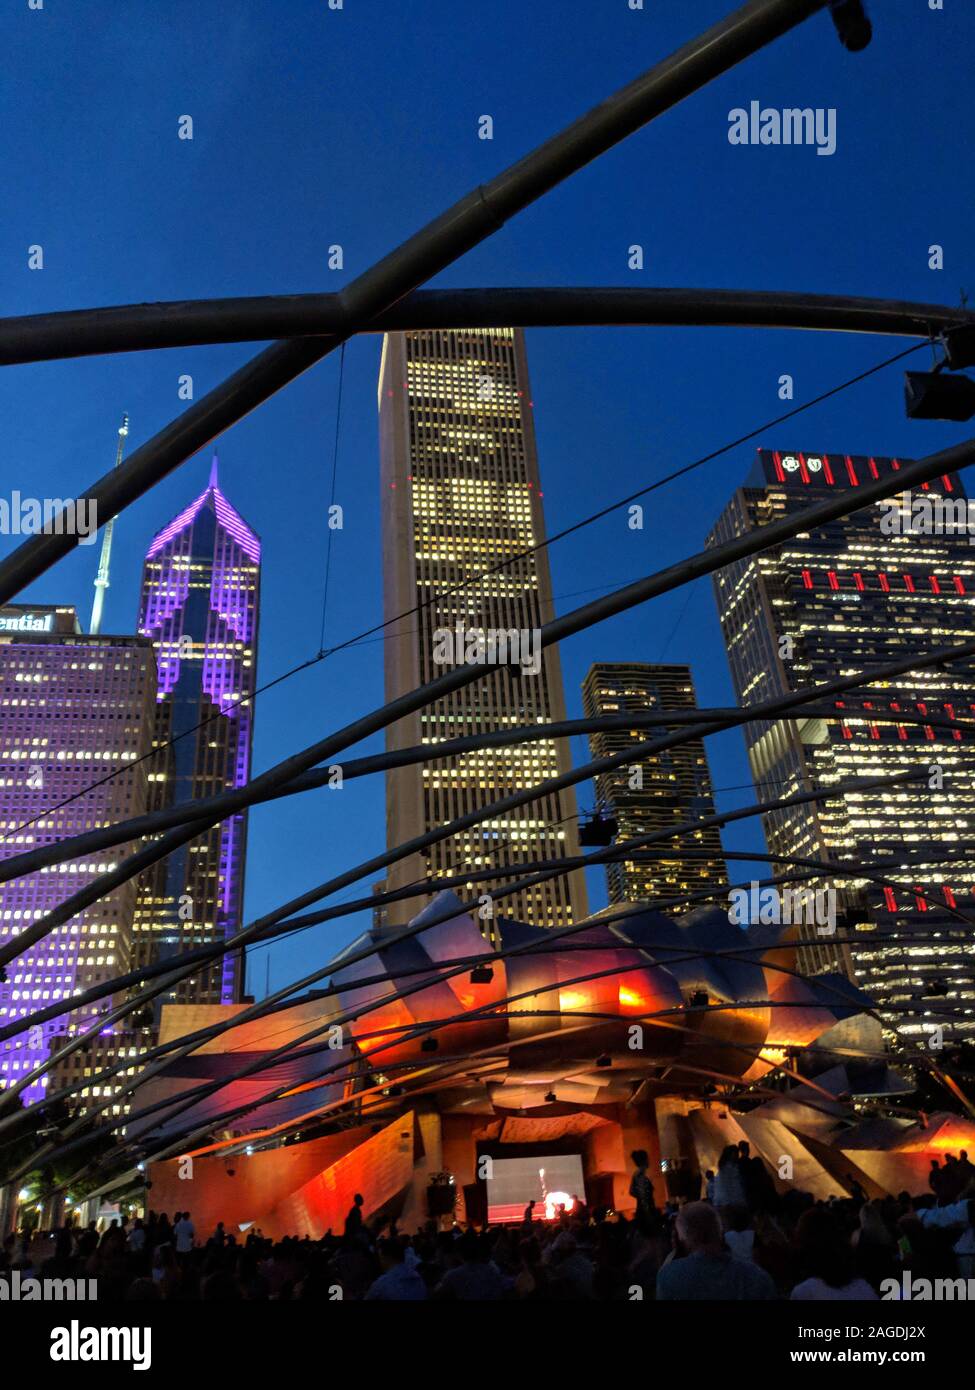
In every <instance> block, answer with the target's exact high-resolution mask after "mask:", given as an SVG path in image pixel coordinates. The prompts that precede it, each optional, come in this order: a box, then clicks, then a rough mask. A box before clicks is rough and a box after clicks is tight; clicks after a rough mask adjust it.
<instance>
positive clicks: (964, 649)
mask: <svg viewBox="0 0 975 1390" xmlns="http://www.w3.org/2000/svg"><path fill="white" fill-rule="evenodd" d="M973 460H975V440H968V441H966V442H965V443H963V444H957V445H954V446H953V447H952V448H950V449H944V450H941V451H940V452H939V453H936V454H931V455H929V456H927V457H926V458H923V459H918V460H916V461H915V462H914V463H912V464H909V465H907V466H906V467H905V468H902V469H901V470H900V471H899V472H898V473H896V474H895V475H892V476H891V477H888V478H878V479H877V480H875V481H873V482H870V483H868V484H866V485H864V486H862V487H861V488H860V489H859V491H858V493H857V495H855V496H850V495H848V494H839V495H837V496H836V497H830V498H827V499H826V500H824V501H823V502H819V503H816V504H814V505H813V506H811V507H804V508H803V509H802V510H801V511H799V512H795V513H793V514H792V515H791V516H783V517H781V518H779V520H777V521H773V522H770V523H769V524H768V525H767V526H763V527H761V528H759V529H757V530H755V531H750V532H746V533H744V534H743V535H741V536H737V537H735V538H734V539H732V540H730V541H726V542H725V543H724V544H723V545H718V546H714V547H712V548H710V549H707V550H704V551H700V552H699V553H698V554H696V555H693V556H691V557H690V558H689V559H686V560H682V561H678V563H677V564H675V565H671V566H669V567H668V568H667V569H664V570H658V571H657V573H656V574H652V575H649V576H648V577H647V578H646V579H640V580H636V581H635V582H634V583H632V584H629V585H626V586H624V587H623V588H622V589H617V590H615V591H614V592H613V593H611V594H606V595H604V596H603V597H602V598H599V599H595V600H593V601H592V602H591V603H588V604H584V605H583V606H582V607H581V608H577V609H575V610H574V611H573V612H571V613H567V614H565V615H564V616H563V617H561V618H554V619H553V620H552V621H551V622H550V623H547V624H546V625H545V626H544V627H543V628H542V629H541V631H540V645H541V646H542V647H543V648H544V647H548V646H551V645H553V644H554V643H557V642H560V641H562V640H563V639H564V638H566V637H571V636H574V635H575V634H576V633H578V632H582V631H585V629H586V628H588V627H591V626H593V625H594V624H595V623H598V622H602V621H604V620H605V619H607V618H610V617H615V616H616V615H617V614H618V613H622V612H625V611H627V609H629V608H633V607H636V606H637V605H638V604H641V603H644V602H646V601H647V600H648V599H651V598H656V597H658V596H659V595H660V594H662V593H667V592H670V591H671V590H673V589H675V588H679V587H680V586H681V585H683V584H687V583H690V582H691V581H692V580H694V579H698V578H700V577H701V576H702V575H705V574H712V573H714V572H715V571H716V570H719V569H723V568H724V567H725V566H727V565H728V564H730V563H732V562H733V561H735V560H739V559H743V558H745V557H746V556H749V555H753V554H755V553H757V552H760V551H763V550H768V549H771V548H772V547H773V546H775V545H777V544H779V543H780V542H782V541H785V540H789V539H792V538H793V537H794V536H796V535H798V534H800V533H801V532H804V531H811V530H815V529H816V528H817V527H820V526H823V525H825V524H826V523H827V522H829V521H833V520H835V519H836V518H838V517H841V516H847V515H849V514H850V513H852V512H856V511H860V510H862V509H863V508H864V507H867V506H870V505H871V504H872V503H874V502H878V501H882V500H883V499H885V498H887V497H891V496H895V495H898V494H899V493H901V492H903V491H905V490H906V489H908V488H912V487H914V486H915V484H921V483H923V482H928V481H930V480H932V479H934V478H937V477H939V476H940V475H941V474H943V473H952V472H956V471H959V470H960V469H962V468H965V467H967V466H968V465H969V464H970V463H971V462H972V461H973ZM116 471H118V470H116ZM973 654H975V642H972V643H966V644H962V645H961V646H958V647H954V648H948V649H942V651H941V654H940V655H938V656H937V660H945V659H948V660H959V659H962V658H963V657H965V656H969V655H973ZM927 664H937V661H936V660H935V659H934V658H932V656H930V655H929V657H928V658H918V659H910V660H908V661H907V662H906V663H903V662H902V663H897V664H895V665H899V668H900V669H901V670H904V671H909V670H915V669H920V668H922V667H923V666H924V665H927ZM499 665H500V664H499V663H495V665H493V666H492V665H489V664H483V665H482V664H468V665H464V666H460V667H457V668H455V669H454V670H453V671H450V672H448V673H446V674H444V675H443V676H439V677H437V678H436V679H435V680H433V681H430V682H428V683H427V684H426V685H425V686H421V687H420V688H419V689H417V690H414V691H410V692H408V693H407V694H405V695H401V696H400V697H399V698H398V699H396V700H394V701H392V702H391V703H390V704H388V705H385V706H383V707H382V708H381V709H378V710H374V711H373V712H372V713H371V714H369V715H365V716H363V717H362V718H361V719H358V720H355V721H354V722H353V723H352V724H348V725H346V726H345V728H344V729H341V730H339V731H338V732H337V733H335V734H332V735H330V736H328V737H326V738H324V739H322V740H320V741H319V742H318V743H314V744H312V745H310V746H309V747H308V748H306V749H304V750H303V751H302V752H301V753H295V754H292V755H291V757H290V758H286V759H284V761H283V762H280V763H278V764H277V765H276V766H275V767H273V768H270V769H269V770H268V771H267V772H264V773H262V774H261V775H260V776H259V777H257V778H255V779H254V780H253V781H252V782H249V783H248V784H247V786H245V787H241V788H239V789H237V790H235V791H231V792H225V793H223V794H222V795H221V796H219V797H217V798H214V799H213V800H212V801H211V803H210V804H211V805H215V804H217V803H219V805H220V807H221V812H220V814H219V815H216V816H214V817H213V822H212V823H213V824H216V823H217V822H218V821H220V820H223V819H225V817H226V816H228V815H231V814H233V813H234V812H236V811H240V810H243V809H244V807H246V806H250V805H253V804H254V802H255V801H256V800H258V799H259V798H260V797H261V796H263V795H264V794H265V793H266V792H270V791H273V790H275V789H277V788H279V787H282V786H285V785H286V784H287V783H288V782H290V781H292V780H293V778H294V777H295V776H297V775H298V774H299V773H301V772H305V771H307V770H308V769H309V768H311V767H313V766H314V765H315V764H316V763H320V762H324V761H325V759H326V758H330V757H332V756H333V755H334V754H335V753H338V752H341V751H342V750H343V749H344V748H346V747H348V746H349V745H350V744H353V743H358V742H359V741H360V740H361V739H363V738H366V737H368V736H369V735H370V734H373V733H376V732H377V731H378V730H379V729H383V728H386V727H388V726H389V725H390V724H393V723H395V722H396V721H397V720H398V719H400V718H402V717H403V716H404V715H407V714H411V713H413V712H414V711H415V710H417V709H422V708H423V707H424V706H425V705H427V704H429V703H431V702H432V701H434V700H436V699H439V698H440V697H441V696H443V695H447V694H450V693H451V692H452V691H455V690H460V689H463V688H464V687H465V686H467V685H471V684H473V683H474V682H475V681H477V680H480V679H482V678H483V677H484V676H485V675H486V674H487V673H488V672H489V671H490V670H493V669H497V668H499ZM877 674H878V675H879V673H877ZM860 683H862V682H861V680H860V679H859V677H858V678H857V679H855V680H854V681H853V684H854V685H856V684H860ZM839 688H844V687H843V684H842V682H840V683H839V684H838V683H837V682H825V683H823V684H822V685H820V686H817V687H813V692H814V693H813V694H812V698H813V699H817V698H818V699H821V698H823V696H825V695H829V694H834V693H837V690H838V689H839ZM845 688H849V687H845ZM806 694H807V692H804V693H803V698H806ZM800 703H802V701H801V700H800V699H798V698H797V697H796V694H795V692H791V693H790V694H789V695H785V696H781V697H779V698H778V699H775V700H772V701H769V702H767V703H766V705H765V712H766V713H780V712H782V711H784V710H787V709H790V708H793V707H795V706H797V705H799V704H800ZM756 709H757V707H756V706H753V707H751V710H749V711H747V712H746V717H747V718H755V717H756V714H755V710H756ZM724 727H728V725H727V723H724V724H721V723H712V724H704V725H700V726H698V728H697V735H696V736H698V737H700V736H703V735H706V734H708V733H712V732H719V731H720V730H721V729H722V728H724ZM677 741H678V742H679V741H680V736H677ZM660 745H661V746H665V747H668V746H673V737H672V740H671V741H668V740H661V741H660ZM647 751H655V750H653V748H652V746H651V745H647V746H645V747H643V748H642V749H641V746H640V745H636V746H634V748H632V749H630V750H627V751H626V752H624V753H621V754H618V755H617V756H616V758H615V759H602V760H601V761H600V763H590V764H589V765H588V767H589V772H585V771H583V772H581V773H580V772H579V771H576V772H574V773H567V774H565V775H564V776H563V777H561V778H556V779H553V780H552V781H550V782H548V783H543V784H540V788H532V789H529V791H528V792H526V793H522V794H521V798H522V800H521V801H519V800H518V799H516V798H508V799H507V802H499V803H496V806H497V808H499V809H503V808H504V807H505V806H506V805H518V804H522V802H523V801H525V800H534V799H537V798H538V796H540V795H543V794H544V793H545V792H547V791H553V790H558V789H560V788H561V787H563V786H571V785H574V783H575V782H578V781H582V780H584V778H585V777H586V776H588V775H591V774H592V773H593V772H596V771H606V770H608V769H609V768H610V767H613V766H618V765H620V764H621V763H623V762H625V761H627V759H628V758H630V757H633V756H641V754H642V753H643V752H647ZM479 819H484V815H483V814H481V813H475V819H474V820H473V821H471V822H470V823H471V824H476V823H477V821H478V820H479ZM455 825H456V826H458V827H459V825H460V823H459V822H455ZM196 833H199V832H196ZM188 838H192V837H191V836H188V835H187V832H186V830H185V829H179V828H177V829H175V830H171V831H168V832H167V833H166V834H164V835H162V836H161V837H160V838H159V839H158V840H157V841H155V842H154V843H153V844H152V845H151V846H149V847H148V848H147V849H145V850H142V851H140V852H139V855H137V856H135V858H136V859H138V860H139V868H140V869H141V868H144V867H146V864H147V863H148V862H155V861H156V860H159V859H164V858H165V857H166V855H167V854H169V853H171V852H172V850H173V849H175V848H178V847H179V846H180V845H182V844H184V843H185V842H186V840H187V839H188ZM441 838H443V837H442V836H441ZM421 841H426V842H427V843H432V841H429V840H426V837H420V839H419V841H414V842H412V843H413V846H414V848H419V847H420V842H421ZM401 857H402V856H401ZM387 862H391V861H389V860H388V859H384V858H383V857H382V856H380V857H379V859H377V860H373V861H371V867H373V868H381V867H383V866H384V863H387ZM130 863H131V861H127V862H123V863H122V864H121V865H119V866H118V867H117V868H116V869H114V870H112V871H111V872H110V873H107V874H105V875H102V876H100V879H99V880H96V881H95V882H93V883H92V884H90V885H89V886H88V887H87V888H84V889H82V890H81V891H80V892H78V893H76V894H75V895H74V896H73V897H72V898H69V899H68V900H67V901H66V902H64V903H62V904H61V906H60V907H59V908H57V909H56V910H55V911H54V912H52V913H48V914H47V916H46V917H43V918H40V919H38V921H37V922H35V923H34V925H33V927H32V928H31V929H30V931H31V933H36V934H37V935H36V936H35V938H34V939H40V937H41V936H43V935H44V934H45V933H46V932H47V931H49V930H50V929H51V927H52V925H60V924H61V923H62V922H64V921H66V920H69V919H70V917H71V916H74V915H75V914H76V913H78V912H79V911H81V910H82V908H84V907H87V906H89V905H90V904H91V903H92V902H95V901H97V899H98V898H100V897H103V896H104V895H105V894H106V893H108V892H111V891H112V889H114V888H116V887H118V886H120V885H121V884H122V883H125V882H126V881H127V880H128V879H129V878H131V877H133V874H134V873H135V872H138V870H133V869H131V868H130ZM346 881H348V880H347V879H344V880H340V881H339V885H338V886H344V883H345V882H346ZM319 896H320V894H319ZM309 900H314V895H313V896H312V898H311V899H309ZM24 935H27V934H26V933H25V934H24ZM22 939H23V938H22V937H18V938H16V939H15V941H14V942H13V943H11V944H9V945H8V946H6V947H4V948H3V949H2V950H0V964H2V963H4V962H6V961H8V960H10V959H11V958H12V957H13V956H16V955H17V954H19V951H20V949H21V948H20V947H18V945H17V942H19V941H21V940H22ZM241 944H242V943H241Z"/></svg>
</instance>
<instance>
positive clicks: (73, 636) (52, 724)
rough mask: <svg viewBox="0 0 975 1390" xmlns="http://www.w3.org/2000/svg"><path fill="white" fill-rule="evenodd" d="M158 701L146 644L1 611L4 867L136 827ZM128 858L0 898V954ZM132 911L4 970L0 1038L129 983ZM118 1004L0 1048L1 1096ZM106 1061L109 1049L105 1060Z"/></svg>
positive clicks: (35, 613) (38, 948)
mask: <svg viewBox="0 0 975 1390" xmlns="http://www.w3.org/2000/svg"><path fill="white" fill-rule="evenodd" d="M155 689H156V668H155V659H154V657H153V652H152V644H151V643H150V642H148V641H147V640H146V639H145V638H140V637H111V636H98V637H86V636H84V635H83V634H82V633H81V632H80V629H79V626H78V619H77V616H76V613H75V610H74V609H73V608H71V607H65V606H61V607H49V606H41V607H34V608H27V607H24V606H21V605H17V606H10V607H7V608H3V609H0V858H4V859H6V858H9V857H11V856H12V855H16V854H23V853H25V852H26V851H28V850H30V849H33V848H36V847H39V846H42V845H49V844H54V843H56V842H58V841H60V840H64V839H67V838H69V837H70V836H73V835H80V834H82V833H83V832H84V831H86V830H94V829H96V828H97V827H99V826H102V825H106V824H110V823H111V822H112V821H119V820H127V819H129V818H130V817H132V816H138V815H142V814H144V812H145V810H146V801H147V797H146V764H145V763H144V762H142V763H140V762H139V759H140V758H142V757H144V756H145V754H147V753H148V752H149V750H150V748H151V729H152V711H153V703H154V700H153V697H154V695H155ZM113 773H117V774H118V775H117V776H108V774H113ZM106 778H107V780H106ZM88 788H91V789H90V790H88ZM79 793H80V795H79ZM62 802H65V803H67V804H65V805H61V804H60V803H62ZM137 848H138V846H137V845H116V846H114V847H113V848H111V849H108V850H101V851H99V852H97V853H94V854H89V855H86V856H85V857H84V859H82V860H70V861H68V862H66V863H63V864H52V865H50V866H48V867H47V868H44V869H41V870H39V871H38V872H36V873H32V874H27V875H24V876H23V877H21V878H15V879H11V880H10V881H9V882H7V883H3V884H0V943H6V942H10V941H14V940H16V938H17V937H18V936H20V934H21V933H22V932H24V931H26V930H27V929H28V928H29V927H31V926H33V924H34V923H35V922H36V921H37V920H38V919H39V918H42V917H44V916H45V915H46V914H47V913H48V912H50V911H52V910H53V909H54V908H56V907H59V906H60V905H61V903H63V902H64V901H65V900H66V899H67V898H69V897H71V896H72V895H73V894H75V893H77V892H79V891H80V890H81V889H83V888H87V887H89V886H90V885H91V883H92V880H93V879H96V878H97V877H98V875H100V874H104V873H106V872H107V871H108V870H110V869H112V868H113V867H114V866H115V865H116V864H117V863H118V862H119V861H120V860H121V859H124V858H125V857H126V855H128V854H130V853H132V852H134V850H135V849H137ZM135 899H136V885H135V883H134V882H129V883H126V884H123V885H122V886H121V887H119V888H116V889H115V890H114V891H113V892H112V893H109V894H108V895H107V896H106V897H104V898H100V899H98V901H97V902H94V903H92V905H91V906H90V907H87V908H85V909H84V910H83V911H82V912H80V913H78V914H77V915H76V916H75V917H73V918H72V919H71V921H70V922H67V923H66V924H65V925H64V926H60V927H56V928H55V929H54V930H53V931H51V932H50V933H49V934H48V935H46V936H45V937H43V938H42V939H41V940H40V941H38V942H37V943H36V944H35V945H33V946H30V947H28V949H27V950H25V951H24V952H23V954H22V955H19V956H17V957H16V958H15V959H14V960H13V961H11V962H10V963H9V964H8V965H7V967H6V972H7V979H6V982H5V983H0V1026H6V1025H9V1024H11V1023H13V1022H15V1021H16V1020H17V1019H23V1018H26V1017H27V1016H28V1015H30V1014H33V1013H36V1012H38V1011H39V1010H41V1009H44V1008H46V1007H49V1006H50V1005H52V1004H56V1003H57V1002H58V1001H59V1000H62V999H66V998H69V997H70V996H71V995H74V994H77V993H81V992H83V991H85V990H87V989H90V988H92V987H93V986H95V985H99V984H103V983H104V982H105V981H107V980H110V979H111V978H112V977H113V976H115V975H124V974H125V973H126V971H128V970H130V969H131V967H132V921H133V912H134V908H135ZM113 1002H120V1000H115V999H114V998H113V996H107V997H106V998H102V999H99V1000H98V1001H96V1002H95V1003H92V1004H89V1005H87V1006H86V1007H85V1008H82V1009H76V1010H74V1011H73V1012H71V1013H70V1014H69V1015H67V1016H64V1015H61V1016H60V1017H58V1018H54V1019H51V1020H50V1021H48V1022H45V1023H43V1024H39V1025H36V1026H32V1027H31V1028H29V1029H28V1030H26V1031H25V1032H24V1033H21V1034H20V1035H18V1036H16V1037H13V1038H10V1039H8V1040H7V1041H5V1042H3V1043H0V1083H2V1085H3V1086H4V1087H7V1086H10V1085H13V1084H14V1083H15V1082H17V1081H19V1080H20V1079H21V1078H22V1077H23V1076H24V1075H26V1074H27V1073H28V1072H30V1071H33V1069H34V1068H35V1067H36V1066H38V1065H39V1064H40V1063H41V1062H44V1061H46V1060H47V1058H48V1056H49V1054H50V1053H51V1052H52V1051H54V1050H56V1048H53V1047H52V1039H53V1038H55V1037H57V1036H59V1035H67V1036H75V1035H77V1034H78V1033H79V1032H83V1031H85V1029H87V1028H89V1027H91V1024H92V1022H93V1020H94V1019H96V1018H97V1017H98V1016H99V1015H100V1014H102V1013H103V1012H105V1011H106V1009H107V1007H110V1006H111V1005H112V1004H113ZM99 1041H102V1040H101V1039H100V1040H99ZM113 1050H114V1049H113V1042H112V1038H111V1037H107V1038H105V1039H104V1045H103V1048H102V1051H103V1053H104V1054H105V1056H106V1058H107V1059H112V1053H113ZM49 1086H51V1087H52V1089H56V1088H57V1087H56V1083H54V1085H53V1086H52V1083H51V1077H50V1074H48V1075H45V1076H44V1077H42V1078H41V1079H39V1080H37V1081H35V1082H33V1083H32V1084H31V1085H30V1086H29V1087H28V1088H27V1089H26V1090H25V1091H24V1093H23V1095H24V1099H25V1101H26V1102H27V1103H30V1102H32V1101H35V1100H38V1099H40V1098H41V1097H42V1096H43V1095H44V1094H45V1092H46V1091H47V1090H48V1088H49Z"/></svg>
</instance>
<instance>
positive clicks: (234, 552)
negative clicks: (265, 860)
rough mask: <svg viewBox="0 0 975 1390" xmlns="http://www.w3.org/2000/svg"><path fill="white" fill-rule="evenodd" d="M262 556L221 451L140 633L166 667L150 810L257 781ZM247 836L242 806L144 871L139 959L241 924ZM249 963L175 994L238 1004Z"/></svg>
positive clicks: (155, 570) (180, 525) (150, 562)
mask: <svg viewBox="0 0 975 1390" xmlns="http://www.w3.org/2000/svg"><path fill="white" fill-rule="evenodd" d="M260 564H261V544H260V541H259V539H258V537H257V535H256V534H255V533H254V531H252V530H251V528H250V527H249V526H248V525H247V523H246V522H245V521H244V520H243V518H242V517H241V516H240V515H239V513H238V512H236V511H235V510H234V508H233V507H232V506H231V505H230V503H229V502H228V501H227V498H226V497H225V495H224V493H223V492H222V490H221V488H220V486H219V482H218V478H217V461H216V459H214V461H213V467H212V469H211V472H210V481H209V484H208V486H207V488H206V490H205V491H204V492H202V493H201V494H200V496H199V497H197V498H196V500H195V501H194V502H192V503H191V504H190V506H188V507H187V508H186V510H185V511H183V512H180V514H179V516H177V517H176V518H175V519H174V520H173V521H171V522H170V524H169V525H168V526H166V527H164V528H163V530H162V531H160V532H159V534H158V535H157V536H156V537H155V539H154V540H153V542H152V544H151V545H150V547H149V551H148V554H147V555H146V561H145V567H144V570H143V577H142V599H141V605H140V611H139V631H140V632H141V633H143V634H144V635H145V636H147V637H150V638H151V639H152V641H153V643H154V645H155V647H156V653H157V660H158V665H159V690H158V694H157V697H156V699H157V705H156V720H155V732H154V746H155V747H157V748H159V749H160V752H158V753H157V754H156V756H155V757H154V758H153V759H152V764H151V771H150V774H149V777H150V782H149V790H150V809H156V808H159V807H163V806H169V805H173V804H176V803H180V802H184V801H190V800H197V799H200V798H203V797H208V796H216V795H218V794H219V793H221V792H224V791H229V790H231V789H232V788H234V787H241V786H243V785H244V783H245V782H246V781H247V780H248V777H249V775H250V764H251V743H252V736H253V706H252V702H251V700H250V697H251V695H252V694H253V692H254V688H255V681H256V665H257V628H258V603H259V591H260ZM197 726H200V727H197ZM170 740H175V742H172V743H171V742H170ZM246 839H247V813H246V812H241V813H239V814H238V815H235V816H231V817H230V818H229V819H227V820H225V821H223V822H222V823H221V824H220V825H219V826H216V827H214V828H213V829H212V830H210V831H208V832H207V833H206V834H205V835H201V836H200V837H199V839H197V840H193V841H191V842H190V843H189V844H188V845H185V846H184V847H183V848H182V849H180V850H177V851H176V852H175V853H174V854H171V855H169V856H168V857H167V858H166V859H165V860H163V861H162V862H161V863H160V864H158V865H156V866H154V868H153V869H151V870H149V871H148V872H147V873H146V874H145V875H144V876H143V878H142V880H141V882H140V886H139V899H138V904H137V909H136V918H135V946H136V961H137V963H138V964H140V965H143V964H149V963H153V962H156V961H159V960H165V959H167V958H168V957H170V956H172V955H175V954H178V953H180V952H182V951H184V950H190V949H192V948H193V947H196V946H202V945H206V944H209V943H211V942H216V941H227V940H229V939H230V938H231V937H232V936H234V935H235V934H236V933H237V932H238V931H239V930H240V927H241V916H242V910H243V886H244V855H245V849H246ZM240 972H241V962H240V961H239V959H238V958H237V956H236V955H235V954H228V955H226V956H224V957H223V959H222V961H217V962H215V963H214V965H212V966H211V967H210V968H209V969H208V970H204V971H200V972H199V973H198V974H196V975H194V976H193V977H192V978H191V979H189V980H186V981H184V982H183V983H182V984H180V985H179V986H178V987H177V988H175V989H173V990H172V991H170V992H169V993H168V994H167V995H166V996H165V998H166V999H169V1000H175V1001H178V1002H180V1003H218V1004H219V1003H223V1004H229V1003H234V1002H235V1001H237V1000H238V998H239V996H240V992H241V989H242V986H243V981H242V980H241V978H240Z"/></svg>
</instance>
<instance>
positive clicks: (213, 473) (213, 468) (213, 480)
mask: <svg viewBox="0 0 975 1390" xmlns="http://www.w3.org/2000/svg"><path fill="white" fill-rule="evenodd" d="M218 464H219V459H218V458H217V455H216V454H214V456H213V462H212V463H211V464H210V481H209V483H208V484H207V491H209V490H210V488H213V487H219V486H220V479H219V478H218V477H217V466H218Z"/></svg>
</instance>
